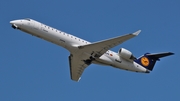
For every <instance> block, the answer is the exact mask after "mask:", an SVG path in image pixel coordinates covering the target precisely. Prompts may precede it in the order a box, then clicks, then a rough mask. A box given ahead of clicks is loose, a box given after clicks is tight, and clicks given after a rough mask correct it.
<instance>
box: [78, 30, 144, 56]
mask: <svg viewBox="0 0 180 101" xmlns="http://www.w3.org/2000/svg"><path fill="white" fill-rule="evenodd" d="M140 32H141V30H138V31H137V32H135V33H131V34H127V35H123V36H119V37H115V38H111V39H107V40H103V41H99V42H95V43H92V44H88V45H84V46H79V49H82V51H84V52H86V53H87V54H90V55H91V56H93V57H95V58H96V57H100V56H102V55H103V54H104V53H105V52H106V51H107V50H109V49H110V48H113V47H115V46H117V45H119V44H121V43H123V42H124V41H127V40H129V39H131V38H133V37H135V36H137V35H138V34H139V33H140Z"/></svg>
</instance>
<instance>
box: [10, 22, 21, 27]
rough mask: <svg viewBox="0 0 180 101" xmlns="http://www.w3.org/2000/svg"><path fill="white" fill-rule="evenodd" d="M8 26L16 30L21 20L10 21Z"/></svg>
mask: <svg viewBox="0 0 180 101" xmlns="http://www.w3.org/2000/svg"><path fill="white" fill-rule="evenodd" d="M10 24H12V27H13V28H14V29H18V28H19V26H20V25H21V20H13V21H10Z"/></svg>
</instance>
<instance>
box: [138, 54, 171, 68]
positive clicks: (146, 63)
mask: <svg viewBox="0 0 180 101" xmlns="http://www.w3.org/2000/svg"><path fill="white" fill-rule="evenodd" d="M173 54H174V53H171V52H166V53H155V54H150V53H146V54H144V55H143V56H141V57H140V58H138V59H137V60H135V62H137V63H138V64H140V65H142V66H143V67H145V68H146V69H148V70H151V71H152V70H153V68H154V65H155V64H156V61H159V60H160V58H162V57H166V56H169V55H173Z"/></svg>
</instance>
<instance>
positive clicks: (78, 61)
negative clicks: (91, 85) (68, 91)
mask: <svg viewBox="0 0 180 101" xmlns="http://www.w3.org/2000/svg"><path fill="white" fill-rule="evenodd" d="M81 57H82V56H76V55H73V54H71V55H70V56H69V65H70V75H71V79H72V80H74V81H79V80H80V77H81V75H82V73H83V71H84V69H85V68H86V67H87V66H89V65H90V64H87V63H85V62H84V60H83V59H82V58H81Z"/></svg>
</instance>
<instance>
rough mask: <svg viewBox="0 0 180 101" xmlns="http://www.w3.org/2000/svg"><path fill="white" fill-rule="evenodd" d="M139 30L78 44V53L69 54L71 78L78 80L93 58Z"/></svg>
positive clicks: (129, 37) (131, 36) (134, 34)
mask: <svg viewBox="0 0 180 101" xmlns="http://www.w3.org/2000/svg"><path fill="white" fill-rule="evenodd" d="M140 32H141V31H140V30H139V31H137V32H135V33H132V34H127V35H124V36H120V37H116V38H111V39H108V40H103V41H99V42H95V43H92V44H88V45H84V46H79V51H78V55H77V54H71V55H70V56H69V64H70V74H71V79H72V80H74V81H79V80H80V77H81V75H82V73H83V71H84V69H85V68H86V67H87V66H89V65H90V64H91V62H92V61H93V59H95V58H98V57H100V56H102V55H103V54H104V53H105V52H106V51H107V50H109V49H110V48H113V47H115V46H117V45H119V44H121V43H123V42H124V41H126V40H128V39H131V38H133V37H135V36H137V35H138V34H139V33H140Z"/></svg>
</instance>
